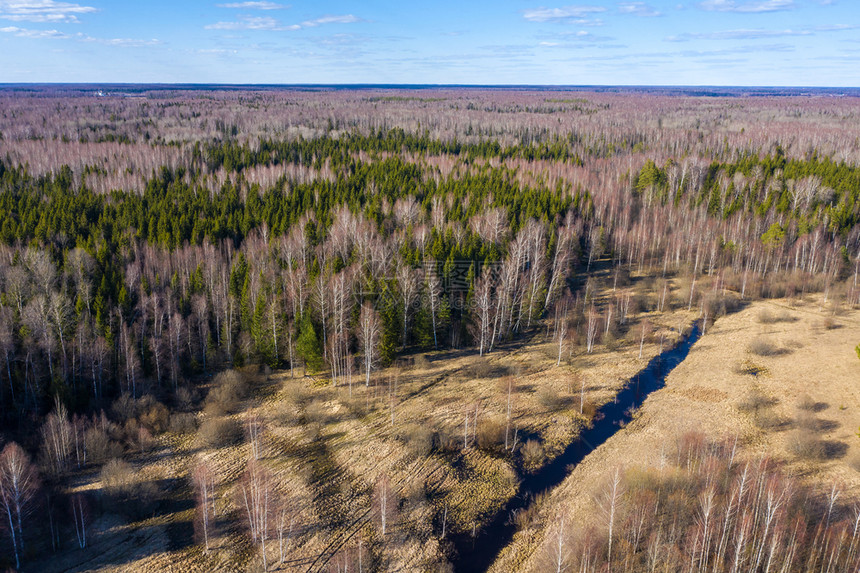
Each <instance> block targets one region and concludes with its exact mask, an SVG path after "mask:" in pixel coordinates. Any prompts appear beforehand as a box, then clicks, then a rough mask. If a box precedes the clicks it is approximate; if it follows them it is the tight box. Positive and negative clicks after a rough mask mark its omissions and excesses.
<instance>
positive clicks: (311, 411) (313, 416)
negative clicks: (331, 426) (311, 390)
mask: <svg viewBox="0 0 860 573" xmlns="http://www.w3.org/2000/svg"><path fill="white" fill-rule="evenodd" d="M305 420H307V421H308V422H311V423H313V422H317V423H319V424H327V423H328V422H329V421H331V413H330V412H329V409H328V408H327V407H326V405H325V402H323V401H322V400H314V401H312V402H311V403H310V404H308V405H307V406H306V407H305Z"/></svg>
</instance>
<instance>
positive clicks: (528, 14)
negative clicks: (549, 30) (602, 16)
mask: <svg viewBox="0 0 860 573" xmlns="http://www.w3.org/2000/svg"><path fill="white" fill-rule="evenodd" d="M601 12H606V8H603V7H601V6H562V7H561V8H537V9H535V10H526V11H525V12H523V18H525V19H526V20H528V21H529V22H565V21H569V20H576V19H581V18H587V17H589V16H591V15H592V14H599V13H601Z"/></svg>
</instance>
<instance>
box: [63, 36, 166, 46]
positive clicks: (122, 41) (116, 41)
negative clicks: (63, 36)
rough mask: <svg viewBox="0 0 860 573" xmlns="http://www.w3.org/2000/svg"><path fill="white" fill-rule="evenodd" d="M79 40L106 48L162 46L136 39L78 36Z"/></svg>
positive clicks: (153, 41)
mask: <svg viewBox="0 0 860 573" xmlns="http://www.w3.org/2000/svg"><path fill="white" fill-rule="evenodd" d="M76 39H77V40H79V41H81V42H90V43H94V44H103V45H105V46H117V47H120V48H143V47H146V46H157V45H159V44H161V42H160V41H159V40H156V39H154V38H153V39H152V40H136V39H134V38H93V37H92V36H84V35H80V34H78V36H77V37H76Z"/></svg>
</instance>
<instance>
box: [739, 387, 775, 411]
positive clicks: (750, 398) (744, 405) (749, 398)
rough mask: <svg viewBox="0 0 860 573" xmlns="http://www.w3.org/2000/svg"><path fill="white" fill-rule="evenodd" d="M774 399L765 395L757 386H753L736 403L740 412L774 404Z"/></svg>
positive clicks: (757, 409)
mask: <svg viewBox="0 0 860 573" xmlns="http://www.w3.org/2000/svg"><path fill="white" fill-rule="evenodd" d="M776 402H777V401H776V399H775V398H771V397H769V396H766V395H765V394H764V393H762V391H761V390H759V389H758V388H753V389H752V390H750V391H749V392H747V395H746V396H744V398H743V399H742V400H741V401H740V402H739V403H738V410H740V411H741V412H758V411H759V410H761V409H762V408H769V407H771V406H773V405H775V404H776Z"/></svg>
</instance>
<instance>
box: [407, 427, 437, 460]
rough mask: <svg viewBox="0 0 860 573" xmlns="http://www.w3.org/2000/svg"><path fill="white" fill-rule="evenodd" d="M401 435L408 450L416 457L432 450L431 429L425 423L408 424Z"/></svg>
mask: <svg viewBox="0 0 860 573" xmlns="http://www.w3.org/2000/svg"><path fill="white" fill-rule="evenodd" d="M401 437H402V438H403V440H404V441H405V442H406V446H407V448H408V449H409V452H410V453H411V454H412V455H414V456H416V457H419V458H420V457H424V456H426V455H428V454H429V453H430V452H431V451H432V450H433V431H432V430H431V429H430V428H428V427H427V426H425V425H419V424H410V425H409V426H406V428H405V429H404V430H403V434H402V436H401Z"/></svg>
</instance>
